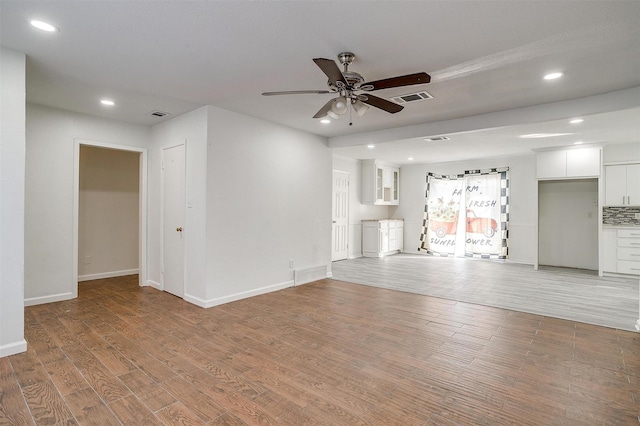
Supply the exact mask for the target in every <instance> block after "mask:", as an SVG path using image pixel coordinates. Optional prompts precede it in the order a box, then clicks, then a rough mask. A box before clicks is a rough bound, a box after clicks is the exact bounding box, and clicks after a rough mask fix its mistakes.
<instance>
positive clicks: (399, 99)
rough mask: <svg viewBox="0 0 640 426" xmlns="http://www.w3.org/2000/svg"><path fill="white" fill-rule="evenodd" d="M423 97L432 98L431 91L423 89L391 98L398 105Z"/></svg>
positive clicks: (416, 100)
mask: <svg viewBox="0 0 640 426" xmlns="http://www.w3.org/2000/svg"><path fill="white" fill-rule="evenodd" d="M425 99H433V96H432V95H431V93H429V92H426V91H424V90H423V91H421V92H415V93H407V94H405V95H400V96H396V97H393V98H391V100H392V101H393V102H395V103H397V104H400V105H402V104H407V103H409V102H418V101H424V100H425Z"/></svg>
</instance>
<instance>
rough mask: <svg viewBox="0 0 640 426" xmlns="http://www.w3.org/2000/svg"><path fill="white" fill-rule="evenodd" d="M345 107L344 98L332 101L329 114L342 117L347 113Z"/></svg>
mask: <svg viewBox="0 0 640 426" xmlns="http://www.w3.org/2000/svg"><path fill="white" fill-rule="evenodd" d="M347 107H348V104H347V99H346V98H345V97H344V96H340V97H339V98H336V99H334V101H333V104H331V112H333V113H334V114H336V115H344V114H346V113H347ZM330 117H331V116H330Z"/></svg>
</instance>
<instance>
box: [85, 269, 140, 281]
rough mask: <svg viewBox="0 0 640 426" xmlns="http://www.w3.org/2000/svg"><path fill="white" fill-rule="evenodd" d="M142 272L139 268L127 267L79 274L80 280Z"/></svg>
mask: <svg viewBox="0 0 640 426" xmlns="http://www.w3.org/2000/svg"><path fill="white" fill-rule="evenodd" d="M138 273H140V270H139V269H125V270H123V271H112V272H102V273H99V274H88V275H79V276H78V282H80V281H91V280H102V279H104V278H114V277H124V276H125V275H137V274H138Z"/></svg>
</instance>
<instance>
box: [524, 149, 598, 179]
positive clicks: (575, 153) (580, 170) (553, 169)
mask: <svg viewBox="0 0 640 426" xmlns="http://www.w3.org/2000/svg"><path fill="white" fill-rule="evenodd" d="M536 163H537V177H538V179H567V178H571V179H575V178H585V177H598V176H600V148H579V149H566V150H555V151H541V152H538V153H537V155H536Z"/></svg>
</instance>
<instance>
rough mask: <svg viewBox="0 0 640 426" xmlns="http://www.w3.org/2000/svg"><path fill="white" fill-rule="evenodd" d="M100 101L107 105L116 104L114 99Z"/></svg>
mask: <svg viewBox="0 0 640 426" xmlns="http://www.w3.org/2000/svg"><path fill="white" fill-rule="evenodd" d="M100 103H101V104H102V105H106V106H114V105H115V104H116V103H115V102H113V101H112V100H109V99H102V100H101V101H100Z"/></svg>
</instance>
